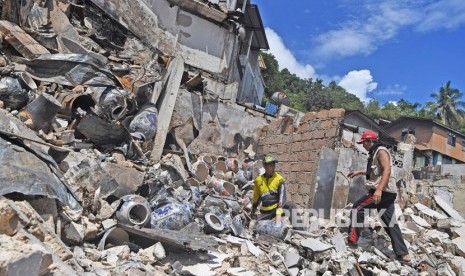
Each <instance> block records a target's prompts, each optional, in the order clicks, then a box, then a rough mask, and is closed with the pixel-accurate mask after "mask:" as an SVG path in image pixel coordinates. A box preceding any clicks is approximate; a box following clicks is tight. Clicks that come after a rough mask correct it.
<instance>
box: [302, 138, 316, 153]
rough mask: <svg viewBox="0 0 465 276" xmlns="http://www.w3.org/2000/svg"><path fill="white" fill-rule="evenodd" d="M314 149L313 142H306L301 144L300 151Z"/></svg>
mask: <svg viewBox="0 0 465 276" xmlns="http://www.w3.org/2000/svg"><path fill="white" fill-rule="evenodd" d="M313 149H315V145H314V144H313V140H309V141H306V142H304V143H302V150H307V151H308V150H313Z"/></svg>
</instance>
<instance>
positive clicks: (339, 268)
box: [328, 255, 356, 275]
mask: <svg viewBox="0 0 465 276" xmlns="http://www.w3.org/2000/svg"><path fill="white" fill-rule="evenodd" d="M355 263H356V260H355V258H354V257H352V256H350V257H348V256H344V255H339V256H334V255H333V256H332V257H331V259H330V261H329V265H328V268H329V269H330V270H331V271H332V272H334V273H335V274H337V275H345V274H346V273H347V272H348V271H349V270H350V269H352V268H353V267H354V264H355Z"/></svg>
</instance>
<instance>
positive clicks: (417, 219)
mask: <svg viewBox="0 0 465 276" xmlns="http://www.w3.org/2000/svg"><path fill="white" fill-rule="evenodd" d="M410 217H411V218H412V220H413V222H415V223H416V224H418V225H419V226H421V227H423V228H428V229H429V228H431V225H430V224H429V223H428V222H427V221H426V220H425V219H423V218H422V217H419V216H415V215H410Z"/></svg>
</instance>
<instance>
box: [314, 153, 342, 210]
mask: <svg viewBox="0 0 465 276" xmlns="http://www.w3.org/2000/svg"><path fill="white" fill-rule="evenodd" d="M338 157H339V154H338V153H337V152H336V151H334V150H332V149H330V148H326V147H323V148H322V149H321V151H320V160H319V162H318V177H317V179H318V181H317V187H316V191H315V195H314V198H313V209H316V210H321V209H323V210H324V217H325V218H329V216H330V211H331V202H332V197H333V190H334V179H335V178H336V170H337V163H338Z"/></svg>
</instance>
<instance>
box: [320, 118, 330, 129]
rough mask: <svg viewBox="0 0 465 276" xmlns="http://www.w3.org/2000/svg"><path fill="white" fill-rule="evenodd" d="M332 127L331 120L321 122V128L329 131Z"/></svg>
mask: <svg viewBox="0 0 465 276" xmlns="http://www.w3.org/2000/svg"><path fill="white" fill-rule="evenodd" d="M331 126H332V121H331V120H324V121H321V122H320V128H323V129H328V128H329V127H331Z"/></svg>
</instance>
